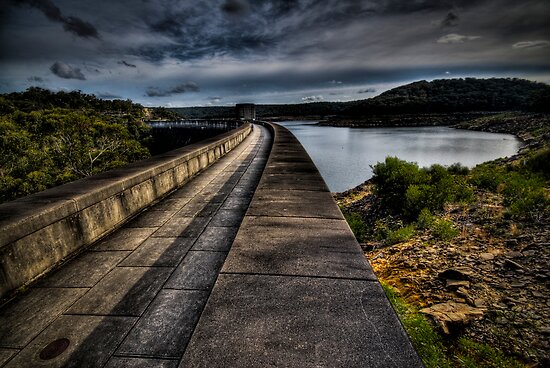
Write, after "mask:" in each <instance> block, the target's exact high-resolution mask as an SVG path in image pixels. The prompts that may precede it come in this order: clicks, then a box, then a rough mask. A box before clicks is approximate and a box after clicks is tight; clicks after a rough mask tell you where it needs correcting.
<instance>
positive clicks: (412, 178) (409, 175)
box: [372, 157, 426, 213]
mask: <svg viewBox="0 0 550 368" xmlns="http://www.w3.org/2000/svg"><path fill="white" fill-rule="evenodd" d="M372 171H373V173H374V176H373V178H372V181H373V183H374V184H375V185H376V187H375V189H376V193H377V194H378V195H379V196H380V199H381V201H382V203H383V205H384V206H385V207H386V208H388V209H389V210H390V211H393V212H395V213H400V212H402V211H403V203H404V199H405V193H406V192H407V189H408V188H409V186H410V185H413V184H419V183H422V182H425V181H426V178H425V174H424V173H423V172H422V171H421V170H420V169H419V168H418V165H417V164H416V163H412V162H407V161H403V160H400V159H398V158H397V157H386V160H385V161H384V162H379V163H377V164H376V165H374V166H372Z"/></svg>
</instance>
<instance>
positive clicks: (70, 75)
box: [50, 61, 86, 80]
mask: <svg viewBox="0 0 550 368" xmlns="http://www.w3.org/2000/svg"><path fill="white" fill-rule="evenodd" d="M50 70H51V72H52V73H53V74H55V75H57V76H58V77H60V78H64V79H80V80H86V77H85V76H84V74H82V72H81V71H80V69H79V68H75V67H72V66H70V65H68V64H65V63H63V62H61V61H56V62H55V63H53V65H52V66H50Z"/></svg>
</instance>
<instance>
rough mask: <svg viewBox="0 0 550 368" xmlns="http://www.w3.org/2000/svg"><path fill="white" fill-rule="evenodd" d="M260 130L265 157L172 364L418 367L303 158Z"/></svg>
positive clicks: (276, 132) (291, 139)
mask: <svg viewBox="0 0 550 368" xmlns="http://www.w3.org/2000/svg"><path fill="white" fill-rule="evenodd" d="M264 125H265V126H266V127H267V128H268V129H270V130H271V132H272V135H273V144H272V148H271V152H270V154H269V158H268V159H267V163H266V166H265V168H264V170H263V173H262V176H261V179H260V182H259V184H258V186H257V188H256V191H255V193H254V196H253V197H252V201H251V202H250V205H249V207H248V210H247V212H246V214H245V216H244V219H243V221H242V223H241V225H240V227H239V231H238V232H237V235H236V238H235V240H234V241H233V244H232V246H231V249H230V250H229V253H228V255H227V258H226V260H225V263H224V264H223V267H222V269H221V272H220V274H219V275H218V278H217V280H216V283H215V285H214V288H213V289H212V292H211V294H210V297H209V298H208V302H207V303H206V306H205V308H204V310H203V312H202V314H201V317H200V320H199V322H198V324H197V326H196V327H195V329H194V332H193V335H192V337H191V340H190V342H189V344H188V346H187V350H186V351H185V354H184V356H183V359H182V361H181V364H180V367H211V368H217V367H219V368H222V367H228V366H232V367H313V366H315V367H346V368H350V367H357V368H359V367H378V368H385V367H403V368H405V367H406V368H417V367H418V368H421V367H423V364H422V362H421V361H420V358H419V357H418V355H417V354H416V351H415V350H414V348H413V346H412V345H411V343H410V341H409V339H408V336H407V334H406V333H405V331H404V329H403V327H402V325H401V323H400V322H399V319H398V318H397V315H396V314H395V312H394V310H393V309H392V307H391V305H390V303H389V301H388V299H387V297H386V295H385V294H384V291H383V290H382V287H381V286H380V284H379V282H378V279H377V278H376V276H375V275H374V273H373V271H372V269H371V267H370V265H369V263H368V262H367V260H366V258H365V257H364V255H363V252H362V250H361V248H360V246H359V244H358V243H357V240H356V239H355V237H354V235H353V233H352V231H351V229H350V228H349V226H348V224H347V222H346V220H345V219H344V217H343V216H342V213H341V212H340V210H339V208H338V206H337V204H336V202H335V201H334V199H333V197H332V194H331V193H330V191H329V189H328V188H327V186H326V184H325V182H324V180H323V178H322V177H321V175H320V173H319V171H318V170H317V167H316V166H315V164H314V163H313V161H312V160H311V158H310V157H309V155H308V153H307V152H306V151H305V149H304V148H303V147H302V145H301V144H300V142H299V141H298V140H297V139H296V137H295V136H294V135H293V134H292V133H291V132H289V131H288V130H287V129H286V128H284V127H282V126H279V125H276V124H270V123H264ZM263 160H265V159H263Z"/></svg>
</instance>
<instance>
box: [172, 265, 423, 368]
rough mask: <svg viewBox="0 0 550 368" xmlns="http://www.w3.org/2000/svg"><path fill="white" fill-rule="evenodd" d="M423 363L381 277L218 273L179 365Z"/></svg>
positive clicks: (383, 365)
mask: <svg viewBox="0 0 550 368" xmlns="http://www.w3.org/2000/svg"><path fill="white" fill-rule="evenodd" d="M228 366H231V367H262V368H263V367H346V368H349V367H380V368H387V367H403V368H405V367H406V368H414V367H423V365H422V363H421V362H420V360H419V358H418V356H417V354H416V352H415V351H414V349H413V347H412V346H411V344H410V342H409V339H408V337H407V335H406V334H405V332H404V331H403V328H402V326H401V324H400V322H399V320H398V319H397V316H396V315H395V312H394V311H393V309H392V307H391V306H390V305H389V302H388V300H387V298H386V296H385V295H384V292H383V290H382V288H381V287H380V285H379V284H378V283H375V282H371V281H361V280H337V279H323V278H306V277H278V276H259V275H220V277H219V279H218V282H217V283H216V286H215V287H214V290H213V291H212V294H211V296H210V299H209V300H208V303H207V305H206V307H205V309H204V311H203V314H202V316H201V319H200V321H199V324H198V325H197V327H196V329H195V332H194V334H193V336H192V338H191V341H190V343H189V346H188V348H187V350H186V352H185V355H184V357H183V360H182V362H181V364H180V367H209V368H215V367H228Z"/></svg>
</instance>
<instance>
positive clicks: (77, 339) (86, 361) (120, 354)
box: [0, 127, 271, 368]
mask: <svg viewBox="0 0 550 368" xmlns="http://www.w3.org/2000/svg"><path fill="white" fill-rule="evenodd" d="M270 146H271V139H270V136H269V134H268V131H267V130H266V129H265V128H262V127H255V129H254V130H253V132H252V133H251V134H250V135H249V136H248V138H247V139H246V140H244V141H243V143H242V144H240V145H239V146H238V147H235V148H234V149H233V150H232V151H231V152H229V153H228V154H227V155H226V156H225V157H223V158H221V159H220V160H219V161H217V162H216V163H214V164H213V165H212V166H210V167H209V168H207V169H206V170H204V172H202V173H201V174H200V175H199V176H196V177H194V178H193V179H191V181H190V182H189V183H187V184H186V185H184V186H183V187H182V188H181V189H179V190H177V191H175V192H174V193H172V194H170V195H169V196H168V197H167V198H166V199H165V200H163V201H161V202H160V203H158V204H156V205H154V206H153V207H150V208H148V209H147V210H146V211H144V212H143V213H141V214H140V215H139V216H138V217H136V218H135V219H134V220H133V221H131V222H129V223H127V224H126V225H124V226H123V227H122V228H120V229H119V230H117V231H116V232H115V233H113V234H111V235H109V236H108V237H106V238H105V239H103V240H101V241H99V242H97V243H96V244H94V245H92V246H91V247H90V248H89V249H87V250H86V251H85V252H83V253H82V254H81V255H79V256H78V257H76V258H75V259H73V260H71V261H70V262H68V263H67V264H65V265H63V267H62V268H60V269H59V270H57V271H55V272H52V273H50V274H49V275H47V276H46V277H44V278H43V279H41V280H39V281H38V282H37V283H35V284H33V286H32V288H31V289H30V290H29V291H28V292H27V293H25V294H23V295H21V296H19V297H18V298H16V299H14V300H13V301H11V302H10V303H9V304H7V305H5V306H3V307H2V308H1V309H0V367H3V366H4V364H6V367H104V366H107V367H172V368H173V367H177V366H178V364H179V360H180V359H181V357H182V355H183V352H184V350H185V348H186V346H187V342H188V340H189V338H190V336H191V335H192V332H193V330H194V328H195V325H196V323H197V321H198V319H199V316H200V314H201V313H202V310H203V308H204V305H205V303H206V300H207V298H208V296H209V294H210V291H211V288H212V285H213V284H214V282H215V280H216V278H217V275H218V272H219V270H220V269H221V267H222V265H223V262H224V259H225V257H226V256H227V252H228V251H229V248H230V246H231V244H232V243H233V240H234V238H235V236H236V234H237V229H238V227H239V225H240V222H241V221H242V216H243V215H244V212H245V211H246V208H248V205H249V203H250V199H251V197H252V194H251V193H253V192H254V188H255V187H256V186H257V184H258V182H259V180H260V176H261V172H262V170H263V166H264V164H265V162H266V158H267V156H268V154H269V149H270ZM257 158H260V159H259V160H256V159H257ZM243 193H246V195H243ZM226 204H227V206H226ZM224 206H225V207H224ZM222 207H223V208H224V209H223V210H222V209H221V208H222ZM218 212H221V215H220V216H218ZM231 212H235V213H236V214H237V215H231ZM239 216H240V217H239ZM214 219H216V221H214ZM218 222H219V223H218ZM226 222H231V226H225V225H227V224H226ZM62 338H66V339H69V341H70V344H69V345H68V348H67V350H66V351H64V352H62V353H61V354H60V355H59V356H58V357H56V358H53V359H50V360H44V359H41V358H40V352H41V351H42V349H43V348H44V347H45V346H46V345H48V344H50V343H51V342H52V341H55V340H58V339H62Z"/></svg>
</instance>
